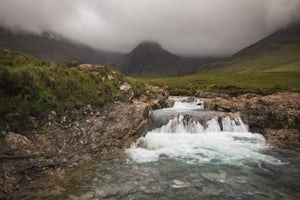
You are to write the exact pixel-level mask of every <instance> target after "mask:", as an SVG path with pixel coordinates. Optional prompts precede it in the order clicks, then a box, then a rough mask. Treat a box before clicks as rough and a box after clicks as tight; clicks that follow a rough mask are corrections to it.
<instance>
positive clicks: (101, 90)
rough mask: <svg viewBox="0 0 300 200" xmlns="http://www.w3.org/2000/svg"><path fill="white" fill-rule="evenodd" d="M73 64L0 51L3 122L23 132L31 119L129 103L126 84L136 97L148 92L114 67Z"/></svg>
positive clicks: (0, 92)
mask: <svg viewBox="0 0 300 200" xmlns="http://www.w3.org/2000/svg"><path fill="white" fill-rule="evenodd" d="M73 64H74V66H71V65H72V62H68V63H67V65H60V64H57V63H54V62H42V61H39V60H37V59H35V58H32V57H28V56H24V55H22V54H20V53H13V52H9V51H7V50H4V49H0V122H1V121H8V122H15V123H16V124H15V127H14V128H18V127H19V128H21V127H24V126H19V125H18V124H23V125H24V124H26V120H28V119H29V117H30V116H39V115H40V114H47V111H50V110H55V111H56V112H57V113H63V112H64V111H65V110H67V109H70V108H76V107H80V106H84V105H87V104H91V105H98V106H101V105H102V104H104V103H105V102H109V101H115V100H118V101H129V98H128V96H127V94H125V93H123V92H121V91H120V84H122V83H124V82H129V83H130V84H131V86H132V87H133V92H134V94H135V95H136V96H138V95H139V94H141V93H142V92H143V91H144V90H145V88H144V87H143V85H142V84H137V82H136V81H135V80H134V79H131V78H128V77H126V76H124V75H122V74H120V73H118V72H117V71H115V70H113V69H112V68H110V67H105V66H93V67H92V68H88V67H87V68H84V69H82V68H80V67H77V65H78V63H76V62H75V63H73ZM83 67H84V66H83ZM89 69H90V70H89ZM1 124H4V123H1ZM9 124H13V123H9Z"/></svg>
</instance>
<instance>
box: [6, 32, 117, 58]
mask: <svg viewBox="0 0 300 200" xmlns="http://www.w3.org/2000/svg"><path fill="white" fill-rule="evenodd" d="M0 47H2V48H6V49H9V50H11V51H17V52H21V53H24V54H28V55H31V56H34V57H37V58H39V59H42V60H45V61H49V60H53V61H57V62H65V61H66V60H68V59H72V58H76V59H79V60H80V61H82V62H86V63H94V64H103V63H107V62H109V61H111V60H114V59H115V58H117V57H118V56H120V54H119V53H113V52H109V51H99V50H95V49H93V48H91V47H89V46H87V45H83V44H80V43H78V42H74V41H71V40H67V39H65V38H63V37H62V36H60V35H58V34H54V33H51V32H45V33H43V34H42V35H37V34H32V33H25V32H17V33H14V32H12V31H9V30H5V29H3V28H1V27H0Z"/></svg>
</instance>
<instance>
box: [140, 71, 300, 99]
mask: <svg viewBox="0 0 300 200" xmlns="http://www.w3.org/2000/svg"><path fill="white" fill-rule="evenodd" d="M139 80H140V81H142V82H146V83H149V84H153V85H157V86H164V85H168V87H169V92H170V94H171V95H195V94H196V92H197V91H199V90H201V91H209V92H219V93H227V94H230V95H233V96H236V95H239V94H244V93H258V94H264V95H266V94H272V93H275V92H300V72H277V73H275V72H268V73H267V72H265V73H242V74H195V75H191V76H185V77H179V78H140V79H139Z"/></svg>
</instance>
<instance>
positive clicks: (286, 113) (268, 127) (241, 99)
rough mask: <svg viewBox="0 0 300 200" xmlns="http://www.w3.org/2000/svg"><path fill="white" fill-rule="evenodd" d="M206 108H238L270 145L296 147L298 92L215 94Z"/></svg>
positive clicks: (299, 121) (299, 127)
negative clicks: (224, 95) (239, 94)
mask: <svg viewBox="0 0 300 200" xmlns="http://www.w3.org/2000/svg"><path fill="white" fill-rule="evenodd" d="M204 107H205V109H208V110H216V111H223V112H240V115H241V117H242V119H243V121H244V122H245V123H246V124H248V125H249V128H250V130H251V131H252V132H257V133H262V134H263V135H264V136H265V137H266V139H267V141H268V142H269V143H270V144H271V145H272V146H280V147H287V148H290V147H299V145H300V94H299V93H278V94H273V95H268V96H260V95H256V94H245V95H241V96H238V97H232V98H226V99H225V98H221V97H216V98H213V99H211V100H209V101H206V102H205V105H204Z"/></svg>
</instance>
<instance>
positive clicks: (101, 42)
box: [0, 0, 300, 56]
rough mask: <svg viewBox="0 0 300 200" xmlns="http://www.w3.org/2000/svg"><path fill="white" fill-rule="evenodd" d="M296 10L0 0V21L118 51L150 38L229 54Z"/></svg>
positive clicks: (119, 0)
mask: <svg viewBox="0 0 300 200" xmlns="http://www.w3.org/2000/svg"><path fill="white" fill-rule="evenodd" d="M299 14H300V0H0V25H1V26H2V27H6V28H10V29H13V30H15V31H17V30H23V31H27V32H33V33H37V34H41V33H42V32H44V31H51V32H55V33H58V34H61V35H62V36H64V37H66V38H69V39H72V40H75V41H79V42H82V43H84V44H87V45H90V46H92V47H94V48H98V49H104V50H110V51H119V52H128V51H130V50H131V49H132V48H134V47H135V46H136V45H137V44H138V43H140V42H141V41H145V40H151V41H157V42H159V43H160V44H161V45H162V46H163V47H164V48H166V49H168V50H169V51H171V52H173V53H175V54H179V55H197V56H223V55H230V54H232V53H234V52H236V51H238V50H240V49H241V48H244V47H246V46H247V45H250V44H252V43H253V42H256V41H257V40H259V39H261V38H263V37H265V36H266V35H268V34H270V33H272V32H273V31H274V30H276V29H278V28H280V27H283V26H286V25H287V24H289V23H291V22H292V21H295V20H298V19H299ZM297 15H298V16H297Z"/></svg>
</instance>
